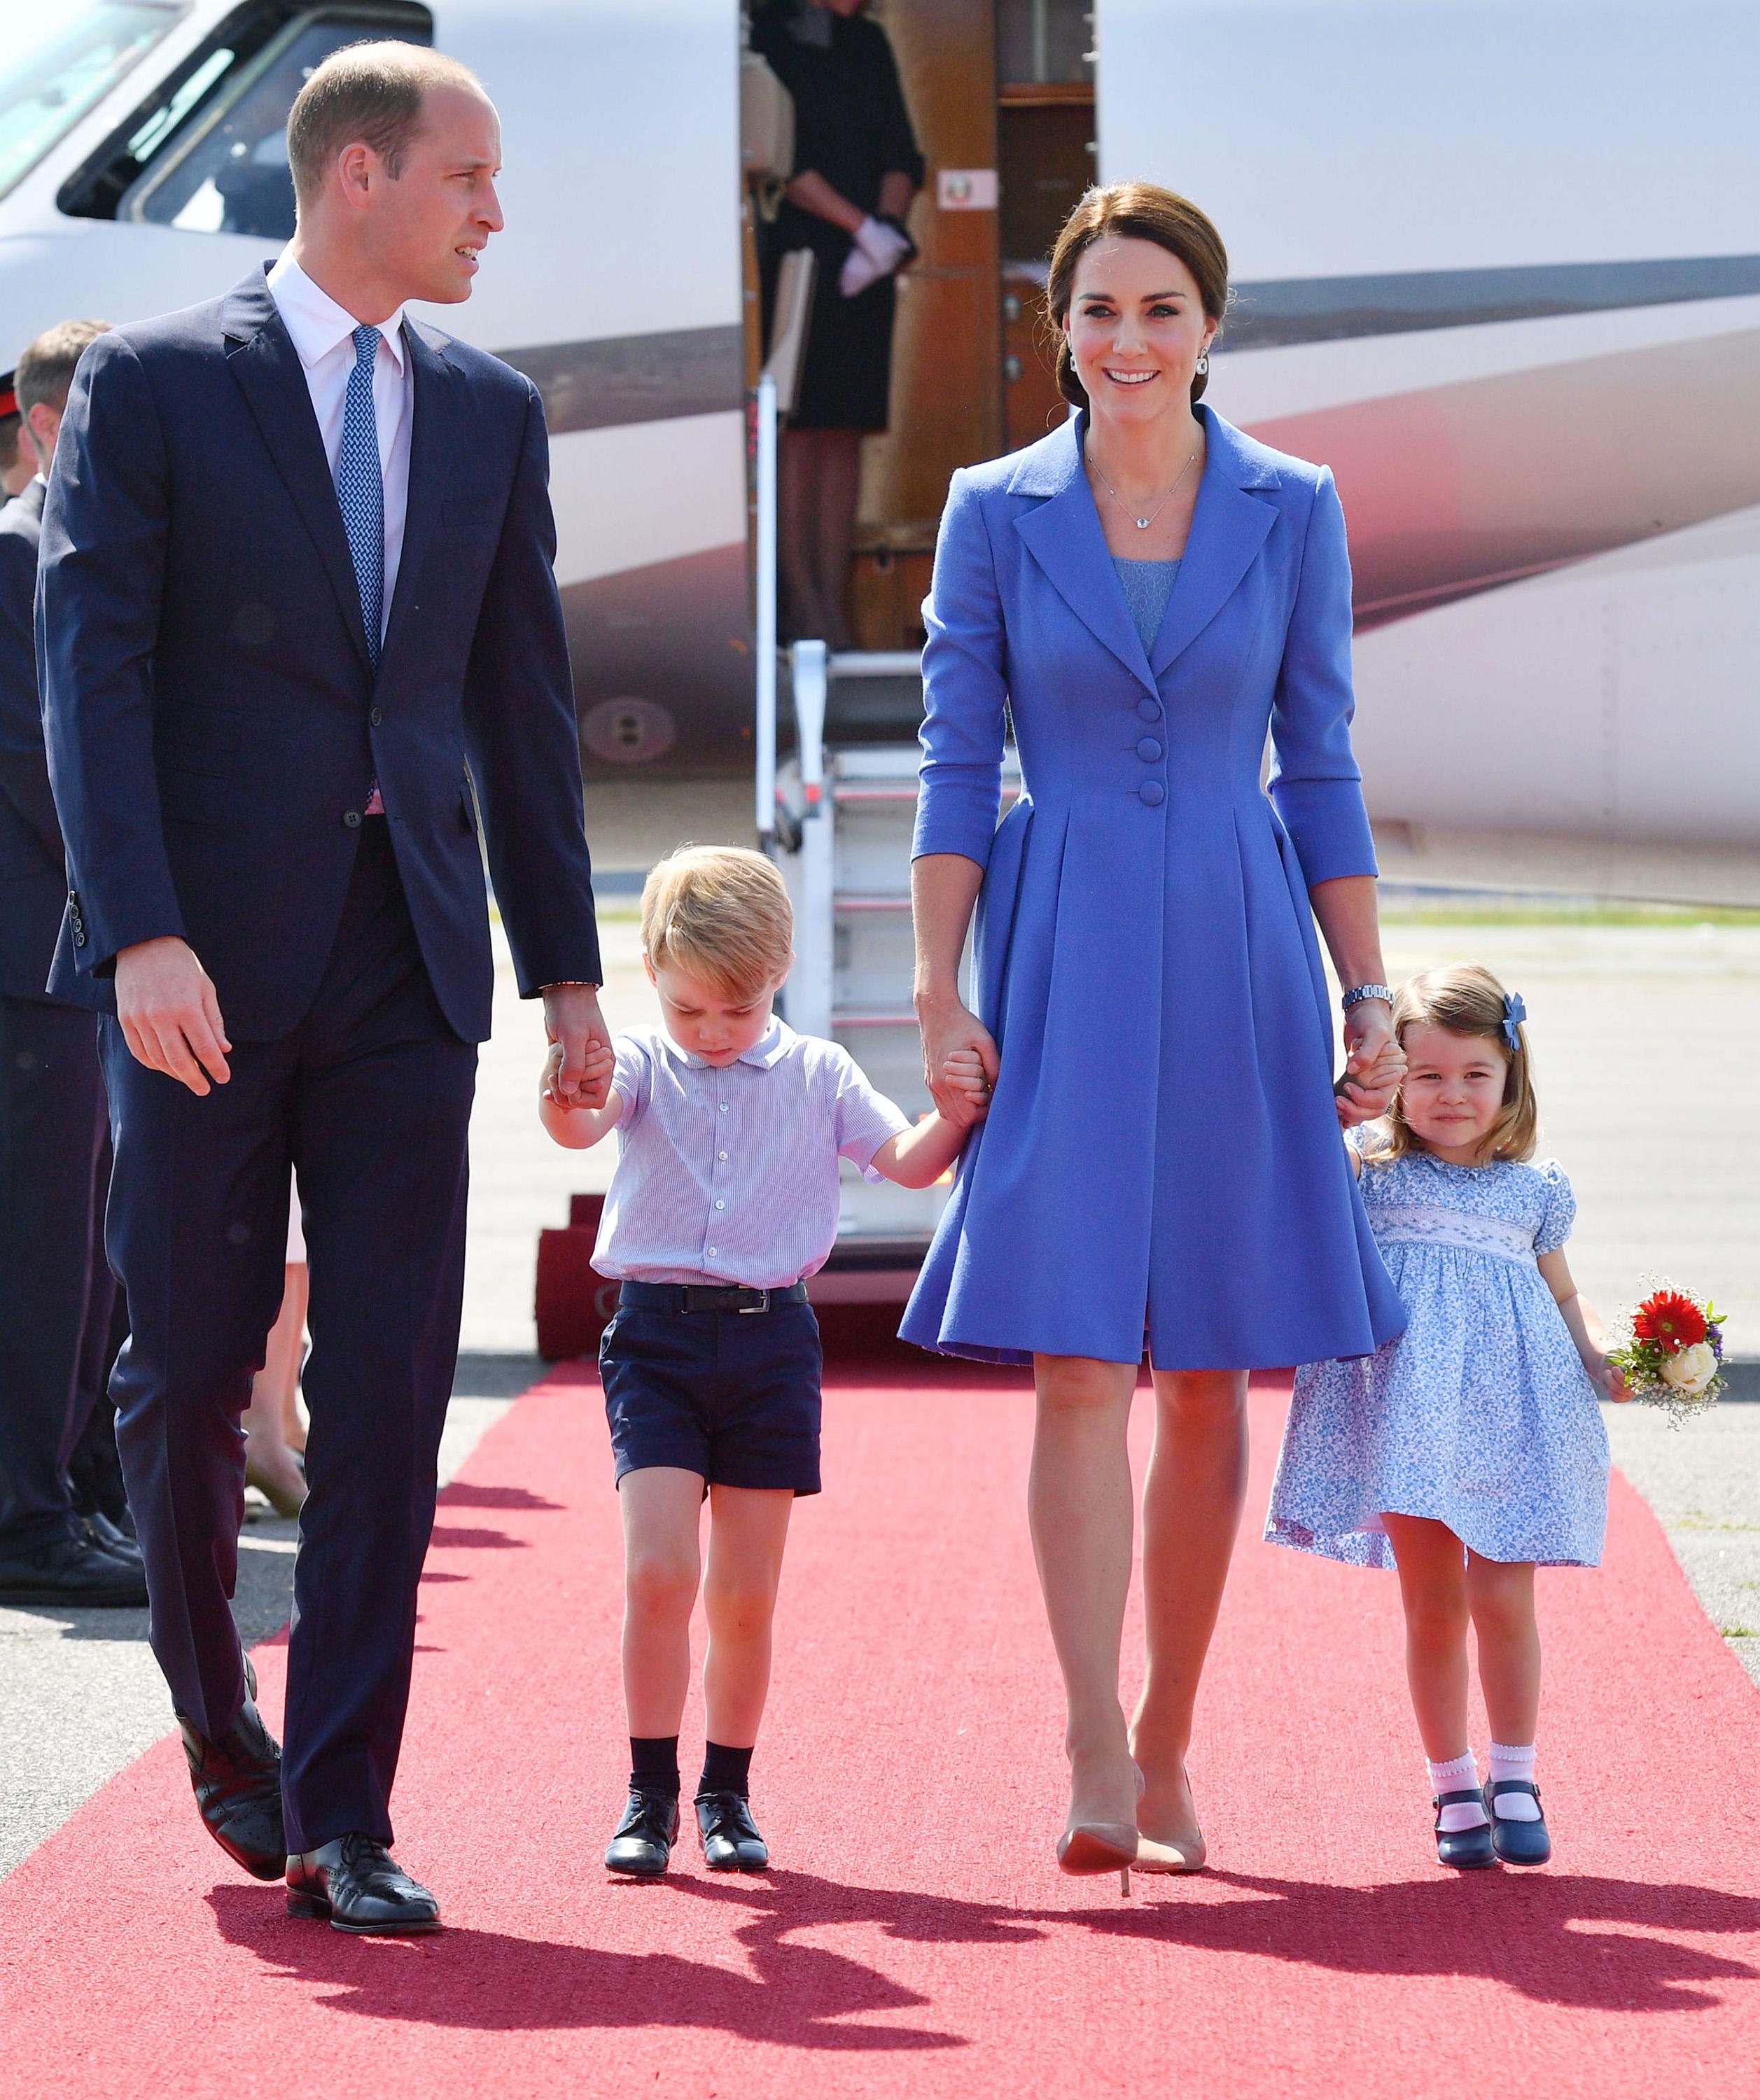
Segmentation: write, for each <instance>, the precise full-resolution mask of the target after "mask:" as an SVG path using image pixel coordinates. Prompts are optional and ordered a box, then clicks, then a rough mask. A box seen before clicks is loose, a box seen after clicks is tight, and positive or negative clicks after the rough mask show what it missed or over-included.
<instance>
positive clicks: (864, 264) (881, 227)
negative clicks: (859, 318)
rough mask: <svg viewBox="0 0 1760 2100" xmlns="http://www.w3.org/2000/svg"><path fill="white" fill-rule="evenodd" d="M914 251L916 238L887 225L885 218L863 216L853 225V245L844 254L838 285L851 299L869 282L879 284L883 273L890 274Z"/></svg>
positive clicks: (866, 286)
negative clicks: (854, 227)
mask: <svg viewBox="0 0 1760 2100" xmlns="http://www.w3.org/2000/svg"><path fill="white" fill-rule="evenodd" d="M915 253H916V246H915V242H913V241H912V240H911V239H910V238H909V237H908V236H906V235H905V234H902V233H901V232H899V231H898V227H896V226H888V225H887V224H886V223H885V222H884V219H878V218H864V219H863V220H862V223H861V224H860V225H859V226H858V227H857V228H856V231H855V240H854V245H853V246H852V247H851V249H850V250H849V254H847V255H846V256H845V258H844V267H843V270H842V272H841V274H840V276H839V277H838V280H837V289H838V290H839V291H840V292H841V293H843V295H844V297H845V298H846V299H853V298H854V297H855V296H856V294H857V293H858V292H865V291H866V290H867V288H868V286H869V285H875V284H878V283H879V281H880V279H881V278H882V277H889V276H891V275H892V273H893V271H894V270H896V269H897V268H898V265H899V264H900V263H901V262H903V261H904V260H905V258H906V257H907V256H910V255H914V254H915Z"/></svg>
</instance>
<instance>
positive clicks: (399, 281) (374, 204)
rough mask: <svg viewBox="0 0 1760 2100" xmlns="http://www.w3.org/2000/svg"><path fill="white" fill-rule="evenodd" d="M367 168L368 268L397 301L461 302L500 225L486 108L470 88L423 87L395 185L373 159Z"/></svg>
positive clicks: (492, 133) (492, 132) (497, 152)
mask: <svg viewBox="0 0 1760 2100" xmlns="http://www.w3.org/2000/svg"><path fill="white" fill-rule="evenodd" d="M362 150H363V151H365V149H364V148H363V149H362ZM370 165H371V179H370V180H369V183H368V209H367V210H366V211H365V213H364V225H363V232H364V239H365V242H366V245H367V248H368V256H369V259H370V261H371V262H372V263H373V266H374V267H375V268H376V269H377V271H379V272H380V273H381V274H382V276H384V277H385V278H386V280H388V281H389V282H390V283H393V284H395V285H396V286H397V288H398V296H399V299H428V300H432V301H433V302H435V303H436V304H437V305H442V306H453V305H456V304H457V302H459V301H460V300H461V299H468V298H470V286H471V280H472V279H473V278H474V277H475V276H476V274H477V271H478V268H479V259H478V258H479V257H480V256H481V254H482V253H483V248H484V247H485V246H486V245H487V241H488V238H489V236H490V235H491V234H492V233H499V232H501V227H502V224H503V221H502V218H501V205H500V202H499V201H498V200H497V199H496V194H495V178H496V175H497V174H499V173H500V171H501V120H500V119H499V118H498V117H496V113H495V105H494V104H493V103H492V102H491V101H490V100H489V99H488V97H487V95H479V93H478V92H477V91H476V90H474V88H468V87H431V88H430V89H429V90H428V91H427V93H426V95H423V97H422V99H421V130H419V131H418V132H417V135H416V137H415V139H413V140H412V143H410V145H409V146H408V148H407V149H406V150H405V152H404V154H403V155H402V157H401V162H400V166H399V173H398V174H397V176H396V178H395V179H392V178H391V177H390V176H389V175H388V174H386V172H385V170H384V165H383V163H382V162H381V161H379V160H378V159H377V156H371V157H370Z"/></svg>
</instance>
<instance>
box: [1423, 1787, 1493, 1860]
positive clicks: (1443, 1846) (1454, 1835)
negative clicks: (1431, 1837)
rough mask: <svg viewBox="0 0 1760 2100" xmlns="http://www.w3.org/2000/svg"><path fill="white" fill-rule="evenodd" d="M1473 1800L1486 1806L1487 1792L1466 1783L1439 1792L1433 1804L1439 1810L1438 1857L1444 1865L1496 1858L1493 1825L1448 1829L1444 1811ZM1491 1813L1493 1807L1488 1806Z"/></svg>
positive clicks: (1483, 1806) (1437, 1813) (1482, 1824)
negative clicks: (1454, 1791)
mask: <svg viewBox="0 0 1760 2100" xmlns="http://www.w3.org/2000/svg"><path fill="white" fill-rule="evenodd" d="M1467 1802H1471V1803H1472V1805H1473V1806H1474V1807H1478V1808H1485V1798H1484V1794H1483V1793H1481V1792H1480V1789H1478V1788H1477V1787H1476V1786H1469V1787H1463V1788H1462V1789H1461V1791H1460V1792H1459V1793H1439V1794H1438V1795H1437V1796H1436V1798H1435V1800H1434V1801H1432V1802H1431V1807H1432V1808H1434V1809H1435V1810H1436V1860H1437V1863H1438V1864H1439V1865H1441V1866H1445V1867H1489V1866H1492V1865H1493V1864H1495V1863H1496V1860H1497V1856H1498V1855H1497V1853H1496V1852H1495V1851H1493V1847H1492V1842H1491V1825H1490V1824H1489V1822H1488V1823H1480V1824H1475V1826H1474V1827H1473V1829H1471V1830H1445V1829H1443V1827H1442V1811H1443V1810H1444V1809H1445V1808H1457V1807H1462V1805H1464V1804H1465V1803H1467ZM1485 1812H1486V1814H1487V1815H1489V1814H1490V1811H1489V1808H1486V1809H1485Z"/></svg>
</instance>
